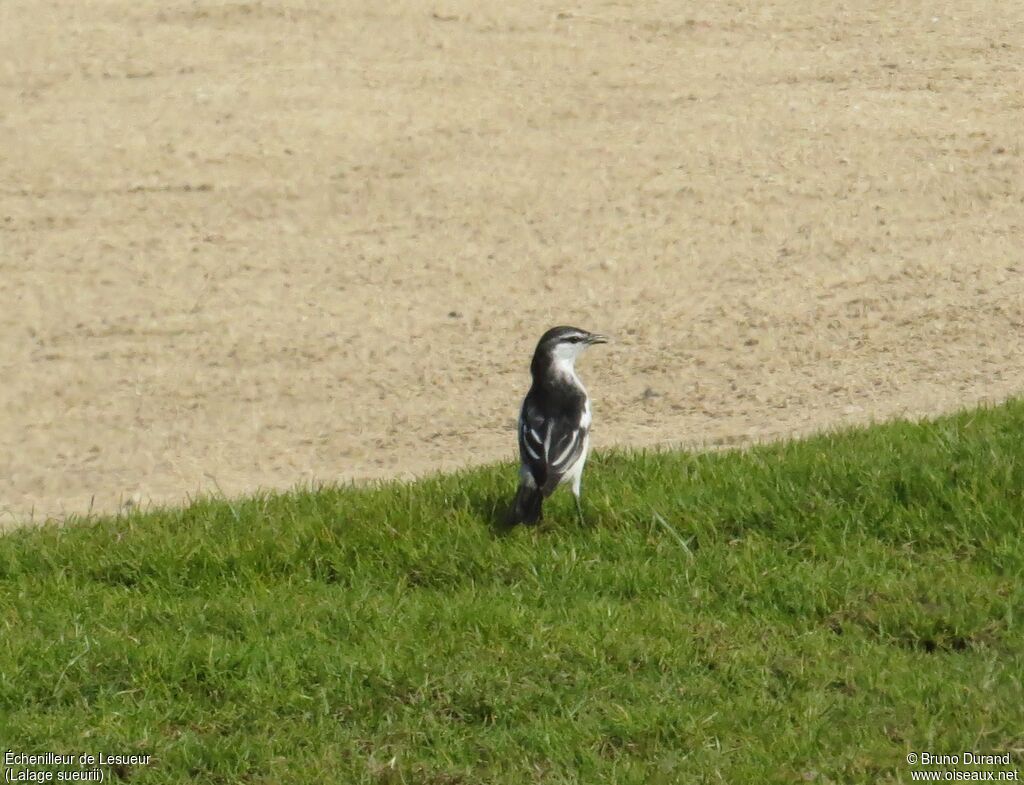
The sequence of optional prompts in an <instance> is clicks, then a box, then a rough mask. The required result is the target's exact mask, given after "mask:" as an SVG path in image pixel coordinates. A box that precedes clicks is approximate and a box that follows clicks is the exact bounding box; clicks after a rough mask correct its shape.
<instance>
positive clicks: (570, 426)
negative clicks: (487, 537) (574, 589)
mask: <svg viewBox="0 0 1024 785" xmlns="http://www.w3.org/2000/svg"><path fill="white" fill-rule="evenodd" d="M607 342H608V339H607V338H605V337H604V336H603V335H598V334H597V333H590V332H587V331H586V330H580V329H579V328H577V327H552V328H551V329H550V330H548V331H547V332H546V333H544V335H542V336H541V339H540V341H539V342H538V343H537V349H536V351H534V353H533V362H532V363H531V364H530V374H531V375H532V376H533V384H532V385H531V387H530V391H529V392H528V393H527V394H526V398H525V399H524V400H523V407H522V409H521V410H520V413H519V457H520V459H521V461H522V466H521V467H520V469H519V490H518V491H517V492H516V498H515V502H514V504H513V508H512V514H511V522H512V523H536V522H537V521H539V520H540V519H541V517H542V516H543V511H542V507H543V504H544V499H546V498H547V497H548V496H550V495H551V494H552V493H554V492H555V489H556V488H558V486H559V485H561V484H563V483H570V484H571V485H570V487H571V488H572V495H573V496H574V497H575V498H576V511H577V513H579V516H580V522H581V523H582V522H583V508H582V506H581V505H580V480H581V478H582V477H583V465H584V464H585V463H586V461H587V451H588V450H589V449H590V398H589V397H588V395H587V391H586V389H585V388H584V387H583V383H582V382H581V381H580V377H579V376H577V375H576V358H577V357H579V356H580V355H581V354H582V353H583V352H584V350H586V349H587V348H588V347H590V346H593V345H594V344H596V343H607Z"/></svg>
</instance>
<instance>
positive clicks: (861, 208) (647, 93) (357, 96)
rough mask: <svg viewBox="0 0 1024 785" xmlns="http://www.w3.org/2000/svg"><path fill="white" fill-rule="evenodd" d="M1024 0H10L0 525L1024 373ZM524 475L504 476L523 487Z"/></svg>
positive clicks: (785, 429) (1020, 380) (787, 430)
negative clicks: (581, 335)
mask: <svg viewBox="0 0 1024 785" xmlns="http://www.w3.org/2000/svg"><path fill="white" fill-rule="evenodd" d="M1022 30H1024V5H1021V4H1014V3H1000V2H995V1H994V0H979V2H974V3H967V4H955V3H938V4H921V3H912V2H905V1H903V0H897V2H892V1H891V0H885V2H882V1H881V0H863V2H854V3H839V2H826V3H820V2H812V1H811V0H769V2H765V3H754V4H750V3H739V2H724V3H687V2H684V3H679V2H651V3H627V2H584V3H580V2H568V3H566V2H550V0H539V2H530V3H527V2H518V3H513V4H511V5H510V4H507V3H504V2H495V1H494V0H482V1H481V0H472V1H471V0H437V2H398V3H350V2H326V0H323V1H322V2H298V1H297V0H259V1H256V2H213V1H212V0H193V1H191V2H159V3H157V2H152V1H151V0H133V2H127V0H76V2H72V3H61V2H56V0H4V2H3V3H0V519H3V520H4V521H7V522H17V521H23V520H26V519H29V518H33V519H35V520H40V519H42V518H45V517H46V516H63V515H66V514H69V513H83V512H86V511H87V510H89V509H92V510H93V511H104V512H109V511H114V510H117V509H119V508H121V507H122V506H123V505H126V504H128V505H131V504H143V505H145V504H148V503H177V502H179V501H181V500H183V499H184V498H185V497H186V495H187V494H195V493H197V492H218V493H219V492H221V491H223V492H224V493H227V494H238V493H243V492H247V491H252V490H255V489H257V488H287V487H290V486H293V485H295V484H297V483H306V482H310V481H314V480H323V481H327V482H334V481H338V480H345V479H357V480H359V479H367V478H380V477H412V476H416V475H420V474H423V473H428V472H433V471H437V470H447V469H452V468H455V467H461V466H466V465H469V464H474V463H479V462H485V461H490V460H494V459H499V458H506V457H511V456H512V455H513V454H514V452H515V436H514V429H513V423H514V419H515V416H516V413H517V407H518V405H519V402H520V399H521V397H522V395H523V394H524V393H525V391H526V387H527V385H528V381H529V376H528V365H529V357H530V353H531V352H532V350H533V346H534V343H535V341H536V339H537V337H538V336H539V335H540V333H541V332H542V331H543V330H544V329H545V328H547V327H549V326H551V325H553V324H559V323H569V324H577V325H579V326H582V327H585V328H588V329H592V330H599V331H601V332H606V333H609V334H611V335H612V336H613V337H614V338H615V339H616V340H615V343H614V344H611V345H609V346H607V347H600V348H599V349H595V350H594V351H592V352H591V353H590V355H588V357H587V358H586V360H585V361H584V362H583V364H582V365H581V375H582V376H583V378H584V380H585V381H586V383H587V385H588V387H589V389H590V391H591V394H592V396H593V398H594V405H595V432H594V443H595V445H596V446H597V447H598V448H601V447H609V446H612V445H631V446H638V447H639V446H649V445H670V444H684V445H719V444H737V443H745V442H749V441H756V440H761V439H768V438H777V437H783V436H787V435H791V434H798V433H804V432H807V431H810V430H818V429H822V428H827V427H831V426H836V425H842V424H847V423H860V422H867V421H870V420H873V419H883V418H889V417H893V416H898V415H919V414H929V413H935V412H939V411H943V410H948V409H952V408H956V407H959V406H963V405H968V404H972V403H975V402H978V401H982V400H998V399H1002V398H1005V397H1006V396H1009V395H1012V394H1015V393H1018V392H1020V391H1021V390H1022V389H1024V345H1022V341H1021V337H1022V325H1024V299H1022V297H1024V258H1022V255H1024V242H1022V240H1024V164H1022V159H1021V153H1022V126H1024V73H1022V66H1024V35H1021V31H1022ZM513 483H514V479H513V478H512V477H511V476H510V478H509V487H510V490H511V487H512V485H513Z"/></svg>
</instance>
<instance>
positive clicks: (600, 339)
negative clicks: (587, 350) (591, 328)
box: [587, 333, 608, 346]
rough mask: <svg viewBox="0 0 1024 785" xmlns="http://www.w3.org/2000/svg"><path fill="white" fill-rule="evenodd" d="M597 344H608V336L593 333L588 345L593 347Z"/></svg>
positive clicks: (588, 339)
mask: <svg viewBox="0 0 1024 785" xmlns="http://www.w3.org/2000/svg"><path fill="white" fill-rule="evenodd" d="M595 343H608V336H606V335H601V334H600V333H591V334H590V337H589V338H587V345H588V346H593V345H594V344H595Z"/></svg>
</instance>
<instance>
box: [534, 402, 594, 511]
mask: <svg viewBox="0 0 1024 785" xmlns="http://www.w3.org/2000/svg"><path fill="white" fill-rule="evenodd" d="M586 419H587V418H585V417H582V416H581V417H564V416H555V417H550V416H545V414H544V413H543V412H541V411H540V410H539V409H537V408H536V407H534V406H531V405H530V401H529V400H526V401H524V402H523V410H522V413H521V415H520V417H519V456H520V458H521V459H522V461H523V464H524V465H525V466H527V467H528V468H529V470H530V473H531V474H532V475H533V479H534V481H535V482H536V483H537V487H538V488H540V489H541V491H542V492H543V493H544V495H545V496H547V495H549V494H550V493H552V492H553V491H554V490H555V488H557V487H558V483H559V482H561V480H562V477H563V476H565V473H566V472H567V471H568V470H569V469H570V468H572V466H573V465H574V464H575V463H576V461H577V460H578V459H579V457H580V455H581V454H582V453H583V450H584V449H585V448H586V443H587V430H588V425H589V423H586V422H585V420H586Z"/></svg>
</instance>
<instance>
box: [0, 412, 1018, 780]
mask: <svg viewBox="0 0 1024 785" xmlns="http://www.w3.org/2000/svg"><path fill="white" fill-rule="evenodd" d="M514 482H515V469H514V468H513V467H512V466H511V464H505V465H500V466H491V467H485V468H482V469H478V470H473V471H468V472H464V473H460V474H455V475H449V476H439V477H435V478H431V479H427V480H424V481H420V482H416V483H413V484H390V485H385V486H381V487H376V488H369V489H365V488H364V489H356V488H323V489H319V490H316V491H299V492H293V493H287V494H281V495H265V496H259V497H255V498H248V499H243V500H237V501H231V502H228V501H223V500H204V501H200V502H197V503H195V504H193V505H192V506H190V507H188V508H186V509H167V510H158V511H151V512H143V513H134V514H131V515H127V516H124V517H120V518H116V519H114V518H109V519H103V520H97V521H92V522H86V523H82V524H79V525H73V526H68V527H65V528H58V527H54V526H50V527H43V528H41V529H26V530H21V531H17V532H14V533H11V534H8V535H6V536H3V537H0V756H2V755H3V753H4V751H6V750H12V751H14V752H15V753H35V754H38V753H45V752H56V753H62V754H73V755H75V756H78V755H81V754H83V753H87V754H94V755H97V756H98V755H99V754H100V753H103V754H105V755H129V754H145V755H150V756H151V759H150V760H149V762H148V763H146V764H134V765H133V764H122V763H115V764H114V765H112V766H104V767H101V769H102V772H103V773H104V777H105V779H104V781H106V782H117V781H121V780H128V781H130V782H132V783H168V782H181V783H239V782H242V783H297V784H299V783H301V785H309V784H310V783H319V782H324V783H432V784H435V785H441V784H442V783H443V784H444V785H453V784H454V783H465V784H466V785H483V784H484V783H509V784H511V783H516V785H521V784H522V783H533V782H537V783H587V784H589V783H616V784H618V783H637V784H638V785H639V784H640V783H644V784H645V785H646V784H647V783H701V782H715V783H717V782H722V783H762V782H819V783H824V782H844V783H845V782H863V783H876V782H909V781H911V773H912V772H914V771H924V770H931V769H929V768H928V767H921V766H917V767H913V766H910V765H908V763H907V760H906V757H907V755H908V753H910V752H915V751H916V752H920V751H925V752H931V753H934V754H962V753H963V752H964V751H973V752H978V753H988V754H991V753H1001V752H1005V751H1010V752H1011V756H1012V762H1011V764H1010V765H1008V766H1007V765H1002V766H995V767H992V768H991V770H992V771H999V770H1017V769H1024V687H1022V683H1021V678H1022V675H1024V634H1022V625H1021V620H1022V619H1021V617H1022V615H1024V582H1022V575H1024V542H1022V536H1021V527H1022V521H1024V403H1021V402H1010V403H1008V404H1006V405H1003V406H999V407H993V408H986V409H981V410H972V411H968V412H963V413H960V414H956V415H954V416H951V417H945V418H941V419H938V420H935V421H929V422H924V423H902V422H901V423H892V424H887V425H882V426H877V427H871V428H865V429H859V430H853V431H844V432H840V433H835V434H829V435H823V436H819V437H815V438H811V439H808V440H804V441H798V442H790V443H782V444H774V445H766V446H761V447H757V448H754V449H750V450H746V451H732V452H716V453H702V454H694V453H683V452H672V453H630V452H605V453H598V454H597V455H595V456H594V457H593V458H592V462H591V464H590V466H589V467H588V470H587V474H586V476H585V478H584V499H585V508H586V512H587V516H588V519H589V520H588V526H587V527H585V528H581V527H580V526H579V524H578V523H577V521H576V520H575V510H574V507H573V504H572V498H571V496H569V495H568V493H565V492H564V491H562V492H560V494H559V496H557V497H556V498H555V499H554V500H553V503H551V504H549V506H548V508H547V509H546V516H547V519H546V521H545V523H544V524H543V525H542V526H540V527H537V528H532V529H531V528H525V527H519V528H517V529H514V530H512V531H510V532H509V531H503V530H501V529H500V528H498V527H496V526H495V524H494V521H495V519H496V517H497V512H498V510H499V508H500V507H502V505H504V504H505V502H506V501H507V500H508V499H509V498H510V497H511V494H512V491H513V485H514ZM4 768H5V767H4V764H3V763H2V758H0V769H4ZM44 768H46V767H45V766H38V765H29V766H14V767H8V772H6V773H7V774H11V773H17V772H19V771H20V772H24V771H28V770H35V769H44ZM76 768H78V769H83V770H84V769H90V768H95V767H90V766H71V767H66V766H65V767H61V766H56V767H51V769H52V770H53V771H55V772H56V771H64V770H71V769H76ZM943 768H945V769H949V768H952V767H939V768H935V769H934V770H937V771H941V770H943ZM958 768H959V770H961V771H972V770H973V771H980V770H985V769H984V767H983V768H982V769H977V768H972V767H963V766H961V767H958Z"/></svg>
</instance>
